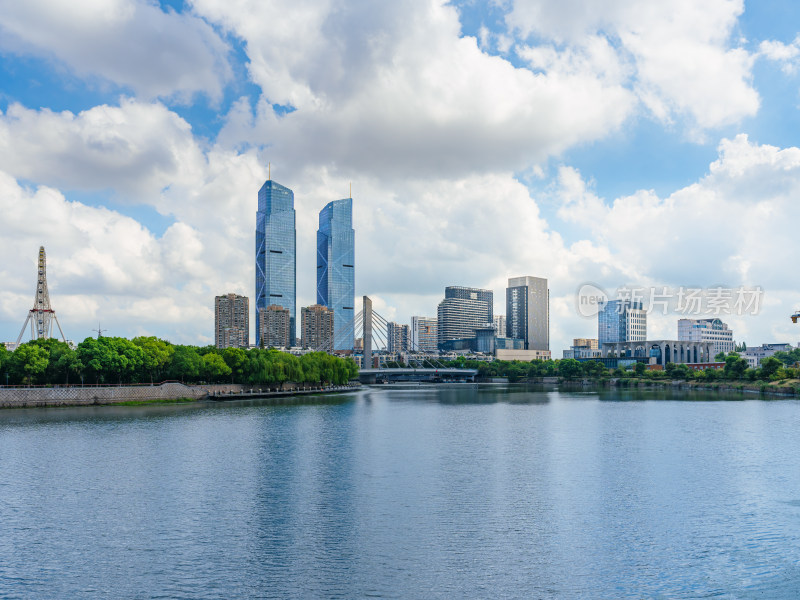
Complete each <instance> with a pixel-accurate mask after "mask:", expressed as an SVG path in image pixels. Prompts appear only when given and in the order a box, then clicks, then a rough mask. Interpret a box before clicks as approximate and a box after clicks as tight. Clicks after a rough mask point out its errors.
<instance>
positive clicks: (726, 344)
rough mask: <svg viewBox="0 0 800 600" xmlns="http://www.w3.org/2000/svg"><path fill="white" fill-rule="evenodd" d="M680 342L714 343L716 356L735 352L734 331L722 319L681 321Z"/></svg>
mask: <svg viewBox="0 0 800 600" xmlns="http://www.w3.org/2000/svg"><path fill="white" fill-rule="evenodd" d="M678 340H679V341H681V342H713V344H714V356H716V355H717V354H719V353H720V352H724V353H725V354H727V353H728V352H733V350H734V343H733V331H732V330H731V329H728V325H727V324H726V323H723V322H722V321H721V320H720V319H715V318H710V319H679V320H678Z"/></svg>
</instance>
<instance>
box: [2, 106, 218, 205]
mask: <svg viewBox="0 0 800 600" xmlns="http://www.w3.org/2000/svg"><path fill="white" fill-rule="evenodd" d="M203 162H204V158H203V152H202V148H201V146H200V144H199V143H198V142H197V141H196V140H195V139H194V137H193V136H192V132H191V127H190V126H189V124H188V123H187V122H186V121H184V120H183V119H181V118H180V117H179V116H178V115H176V114H175V113H174V112H171V111H169V110H167V109H166V108H165V107H164V106H163V105H162V104H160V103H157V102H155V103H141V102H138V101H136V100H132V99H124V98H123V99H122V100H121V102H120V105H119V106H108V105H101V106H95V107H93V108H91V109H89V110H86V111H83V112H81V113H78V114H77V115H76V114H73V113H71V112H69V111H63V112H60V113H56V112H52V111H50V110H49V109H46V108H45V109H41V110H31V109H29V108H25V107H23V106H21V105H19V104H12V105H10V106H9V107H8V110H7V111H6V113H5V114H2V113H0V164H2V166H3V169H4V170H5V171H6V172H7V173H10V174H11V175H13V176H14V177H17V178H24V179H29V180H32V181H36V182H39V183H45V184H48V185H53V186H57V187H64V188H68V189H82V190H87V189H89V190H92V189H113V190H115V191H116V192H117V193H118V194H120V196H121V197H122V198H124V199H127V200H134V201H135V200H136V199H137V198H138V199H139V200H140V201H144V202H148V201H149V199H152V198H153V197H155V196H157V195H158V193H159V192H160V191H161V190H162V189H163V188H165V187H167V186H170V185H174V184H176V183H180V182H181V181H190V180H192V179H196V178H199V177H201V176H202V173H201V168H202V164H203Z"/></svg>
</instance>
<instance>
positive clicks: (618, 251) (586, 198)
mask: <svg viewBox="0 0 800 600" xmlns="http://www.w3.org/2000/svg"><path fill="white" fill-rule="evenodd" d="M587 190H588V188H587V186H586V184H585V183H584V182H583V181H582V180H581V179H580V176H579V174H578V173H577V172H576V171H575V170H574V169H562V171H561V173H560V179H559V192H558V194H559V198H560V199H561V201H562V202H563V205H562V208H561V210H560V211H559V216H560V217H562V218H564V219H567V220H569V221H572V222H575V223H577V224H579V225H582V226H583V227H585V228H586V231H585V232H586V234H587V235H589V236H590V237H592V238H593V239H595V241H596V243H597V244H598V245H599V246H600V247H602V248H604V249H606V251H607V252H608V253H609V255H610V262H611V263H612V264H614V263H618V264H624V265H626V267H627V268H628V271H627V277H626V278H625V279H616V280H614V279H613V278H611V277H602V278H600V277H598V278H597V281H598V282H599V283H601V284H603V285H606V286H608V287H609V288H611V289H615V288H616V287H618V286H620V285H633V286H642V287H650V286H656V287H659V288H660V287H662V286H668V287H669V288H670V289H672V290H675V289H677V288H679V287H681V286H686V287H694V286H697V287H703V288H708V287H712V286H716V285H727V286H731V287H734V288H735V287H738V286H760V287H761V288H763V290H764V300H765V303H764V304H763V305H762V311H761V313H760V314H759V315H757V316H747V317H742V318H738V317H731V320H732V323H733V324H736V326H737V328H738V330H737V331H736V336H737V339H739V340H742V339H745V336H746V339H747V341H748V342H749V343H762V342H766V341H775V340H774V338H775V337H776V336H780V339H781V341H783V340H785V339H794V337H793V336H796V335H798V334H797V333H795V334H793V333H792V331H793V330H792V329H791V323H790V322H789V321H788V315H789V314H790V313H791V312H792V310H793V306H794V305H796V304H797V303H798V302H800V298H797V297H795V294H796V285H795V284H794V282H793V281H792V278H791V277H788V278H787V275H786V274H787V273H792V272H793V269H794V263H793V258H792V252H791V249H792V248H793V247H794V245H795V238H796V223H797V221H798V220H799V219H800V204H798V203H797V200H796V199H797V197H798V196H799V195H800V149H799V148H786V149H780V148H777V147H774V146H768V145H759V144H756V143H753V142H751V141H750V140H749V139H748V137H747V136H746V135H738V136H736V137H735V138H734V139H730V140H729V139H726V140H723V141H722V142H721V143H720V145H719V158H718V160H716V161H714V162H713V163H712V164H711V165H710V167H709V173H708V174H707V175H706V176H705V177H703V178H702V179H700V180H699V181H698V182H696V183H694V184H692V185H689V186H687V187H685V188H682V189H680V190H677V191H675V192H674V193H672V194H670V195H669V196H667V197H664V198H661V197H659V196H658V195H656V194H655V193H654V192H652V191H647V190H640V191H638V192H636V193H635V194H633V195H631V196H626V197H621V198H617V199H615V200H614V201H613V202H611V203H610V205H605V204H604V203H602V201H601V200H600V199H598V198H597V197H596V196H595V195H594V194H593V193H591V192H590V191H587ZM675 318H676V317H675V316H674V315H672V316H669V317H659V316H657V315H653V316H652V318H651V319H650V320H649V323H650V322H652V324H653V327H652V329H651V333H655V332H673V333H672V334H674V331H673V330H674V323H675Z"/></svg>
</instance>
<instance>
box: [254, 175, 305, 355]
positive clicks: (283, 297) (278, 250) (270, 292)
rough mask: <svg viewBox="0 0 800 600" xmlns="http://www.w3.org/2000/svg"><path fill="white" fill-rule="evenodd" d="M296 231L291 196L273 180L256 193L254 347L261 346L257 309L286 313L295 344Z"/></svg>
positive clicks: (288, 190)
mask: <svg viewBox="0 0 800 600" xmlns="http://www.w3.org/2000/svg"><path fill="white" fill-rule="evenodd" d="M296 298H297V230H296V228H295V213H294V192H292V190H290V189H289V188H287V187H284V186H282V185H281V184H279V183H275V182H274V181H272V179H269V180H267V181H266V182H265V183H264V185H263V186H261V189H260V190H259V191H258V212H256V345H257V346H260V345H261V334H260V331H261V323H259V309H260V308H267V306H269V305H271V304H277V305H278V306H282V307H283V308H286V309H288V310H289V341H290V344H291V345H294V344H295V337H296V336H295V333H296V318H295V317H296Z"/></svg>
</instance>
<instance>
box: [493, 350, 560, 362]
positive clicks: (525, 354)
mask: <svg viewBox="0 0 800 600" xmlns="http://www.w3.org/2000/svg"><path fill="white" fill-rule="evenodd" d="M495 357H496V358H497V360H521V361H524V362H530V361H532V360H550V358H551V356H550V351H549V350H500V349H498V350H497V353H496V354H495Z"/></svg>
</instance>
